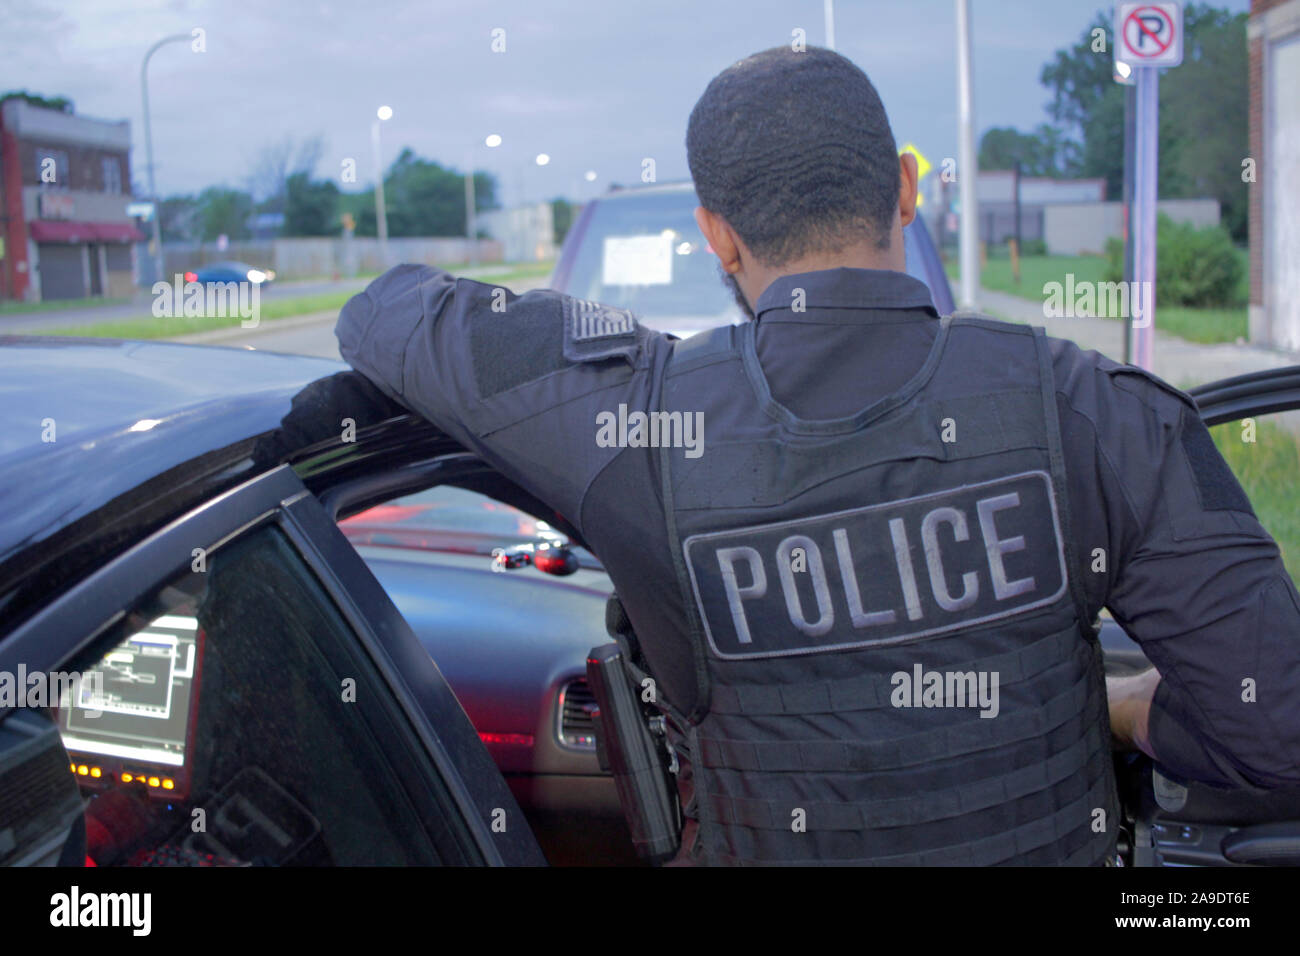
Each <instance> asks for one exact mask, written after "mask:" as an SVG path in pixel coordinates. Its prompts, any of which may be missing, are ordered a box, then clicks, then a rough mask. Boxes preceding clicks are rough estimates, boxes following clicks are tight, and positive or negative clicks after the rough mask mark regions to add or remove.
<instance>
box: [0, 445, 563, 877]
mask: <svg viewBox="0 0 1300 956" xmlns="http://www.w3.org/2000/svg"><path fill="white" fill-rule="evenodd" d="M267 524H272V525H274V526H276V527H278V528H279V530H280V531H282V532H283V533H284V534H285V535H286V536H287V537H288V538H289V540H290V541H291V542H292V543H293V545H294V547H295V548H296V549H297V551H298V552H299V554H300V556H301V558H302V560H303V562H304V563H305V565H306V566H307V567H308V568H309V569H310V570H311V572H312V573H313V574H314V575H315V577H316V578H317V580H318V581H319V582H320V584H321V586H322V587H323V589H324V590H325V592H326V593H327V594H328V596H329V597H330V599H331V600H332V601H333V602H334V603H335V606H336V608H337V610H338V611H339V613H340V614H341V615H342V616H343V618H344V619H345V620H346V622H347V623H348V625H349V626H350V627H351V629H352V631H353V633H354V634H355V635H356V637H357V640H358V641H359V642H360V645H361V648H362V650H363V651H364V652H365V653H366V655H367V656H368V658H369V659H370V661H371V662H372V663H373V665H374V666H375V668H376V670H377V672H378V673H379V675H380V677H381V678H382V680H383V681H384V682H385V683H386V684H387V686H388V688H389V690H390V692H391V693H392V695H393V699H394V701H395V702H396V704H397V706H398V707H399V708H400V710H401V712H402V715H403V716H404V717H405V718H406V720H407V721H408V722H409V725H410V726H411V728H412V729H413V730H414V732H415V734H416V736H417V738H418V739H419V741H420V743H421V745H422V746H423V747H424V750H425V755H426V757H427V760H428V761H429V762H430V763H431V764H432V769H433V771H434V772H435V773H436V774H437V776H438V777H439V779H440V781H441V782H442V784H443V785H444V786H445V787H446V790H447V792H448V793H449V794H450V796H451V799H452V801H453V803H454V805H455V807H456V810H457V811H458V813H459V815H460V818H461V823H460V828H459V829H461V831H462V833H461V835H462V837H463V838H467V840H468V842H469V843H470V844H471V845H472V846H473V847H474V848H475V849H476V850H477V852H478V854H479V856H480V857H481V859H482V861H483V862H484V863H487V864H489V865H544V864H545V858H544V857H543V856H542V853H541V850H540V848H539V847H538V845H537V842H536V840H535V838H534V837H533V834H532V831H531V830H530V829H529V827H528V825H527V823H526V822H525V820H524V816H523V813H522V811H521V810H520V809H519V807H518V804H517V803H516V802H515V799H514V796H513V794H511V792H510V790H509V787H508V786H507V785H506V782H505V780H504V778H503V777H502V776H501V774H500V772H499V771H498V770H497V768H496V765H495V764H494V763H493V762H492V759H491V756H490V755H489V754H488V751H487V749H486V748H485V747H484V745H483V743H482V741H481V740H479V738H478V735H477V733H476V732H475V731H474V728H473V726H472V725H471V724H470V721H469V718H468V717H467V716H466V715H465V712H464V710H463V709H462V708H461V706H460V704H459V702H458V701H457V700H456V697H455V695H454V694H453V693H452V691H451V688H450V687H449V686H448V684H447V682H446V680H445V679H444V678H443V676H442V674H441V672H440V671H439V670H438V668H437V665H436V664H435V663H434V662H433V660H432V658H430V657H429V655H428V653H427V652H426V651H425V650H424V648H423V646H422V645H421V644H420V642H419V640H418V639H417V638H416V636H415V634H414V632H413V631H412V630H411V628H410V626H409V625H408V624H407V622H406V620H405V619H404V618H403V617H402V615H401V614H400V613H399V612H398V610H397V608H396V607H395V606H394V605H393V603H392V601H391V600H390V599H389V598H388V595H387V594H386V593H385V592H384V589H383V587H382V586H381V585H380V584H379V582H378V581H377V580H376V579H375V577H374V575H373V574H371V572H370V570H369V569H368V568H367V567H366V565H365V562H364V561H363V560H362V558H361V556H360V555H359V554H357V552H356V550H355V549H354V548H353V547H352V545H351V544H350V543H349V542H348V541H347V539H346V538H345V537H344V536H343V533H342V532H341V531H339V529H338V527H337V526H336V525H335V524H334V522H333V521H332V520H331V519H330V517H329V516H328V515H327V514H326V512H325V510H324V509H323V508H322V506H321V504H320V502H319V501H318V500H317V499H316V497H315V496H314V495H313V494H312V493H311V492H310V491H308V489H307V488H306V487H305V486H304V485H303V483H302V481H301V479H300V478H299V477H298V476H297V474H295V473H294V471H293V469H292V468H290V467H289V466H287V465H281V466H279V467H277V468H274V469H272V470H270V471H268V472H266V473H264V474H261V475H259V476H258V477H255V478H253V479H251V480H249V481H247V482H245V483H244V484H241V485H239V486H237V487H235V488H232V489H230V490H229V491H226V492H224V493H223V494H220V495H218V496H216V497H214V498H212V499H211V500H209V501H207V502H205V503H204V504H202V505H200V506H199V507H198V508H195V509H194V510H192V511H190V512H188V513H187V514H185V515H183V516H181V517H179V518H177V519H176V520H174V521H172V522H170V523H169V524H167V525H166V526H165V527H163V528H161V529H159V530H158V531H156V532H154V533H153V534H151V535H149V536H148V537H146V538H144V539H143V540H141V541H139V542H137V543H136V544H134V545H133V546H132V547H131V548H129V549H128V550H126V551H125V552H124V553H122V554H120V555H118V556H117V557H115V558H113V559H112V560H110V561H108V562H106V563H105V564H104V565H102V566H101V567H99V568H97V569H96V570H95V571H94V572H93V573H91V574H90V575H88V576H87V577H86V578H84V579H83V580H81V581H79V582H77V583H76V584H74V585H73V586H71V587H69V588H68V589H67V590H65V591H63V592H62V593H60V594H59V595H58V596H57V597H55V598H54V599H53V600H51V601H50V602H49V603H48V604H46V605H45V606H44V607H43V608H41V609H40V611H38V612H37V613H35V614H34V615H32V616H31V617H30V618H29V619H27V620H26V621H24V622H23V623H22V624H20V625H19V626H18V627H17V628H16V629H15V630H14V631H13V632H12V633H11V634H10V635H9V637H8V638H7V639H6V640H4V641H3V642H2V643H0V670H5V671H8V672H10V673H17V672H18V667H19V665H20V664H22V665H23V666H24V667H25V669H26V671H27V672H28V673H31V672H34V671H36V670H42V671H53V670H56V669H57V668H58V667H59V665H60V664H62V663H64V662H66V661H69V660H71V659H73V658H74V657H76V656H77V655H78V654H79V653H81V652H83V651H84V650H85V649H86V648H87V647H89V646H90V645H91V644H92V643H93V642H94V641H96V640H97V639H98V638H100V637H101V636H102V635H103V634H104V633H105V631H106V630H107V629H109V628H111V627H113V626H114V625H115V624H117V623H118V622H119V621H121V620H122V619H123V617H124V616H125V615H126V613H127V611H128V609H129V608H131V607H133V606H135V605H136V604H137V603H138V602H139V601H141V600H142V599H144V598H145V597H146V596H147V595H148V594H149V593H150V592H151V591H152V590H153V589H155V588H156V587H157V586H158V585H159V584H161V583H162V582H164V581H166V580H167V579H168V578H169V577H171V576H173V575H175V574H177V573H180V572H182V571H183V570H184V569H185V568H187V567H190V566H191V563H192V561H193V560H194V559H195V554H194V551H195V548H196V545H197V546H198V547H201V548H204V549H206V550H214V549H216V548H218V547H220V546H221V545H222V544H224V543H226V542H228V541H231V540H233V539H235V538H237V537H239V536H241V535H243V534H246V533H248V532H249V531H251V530H253V529H254V528H258V527H262V526H265V525H267ZM199 542H203V544H201V545H200V544H199ZM5 716H7V715H5ZM498 810H503V811H504V813H505V819H506V821H508V825H507V826H506V827H505V828H504V829H501V828H499V827H497V826H494V825H493V824H494V823H495V822H496V819H494V812H495V811H498Z"/></svg>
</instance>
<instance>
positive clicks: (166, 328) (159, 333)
mask: <svg viewBox="0 0 1300 956" xmlns="http://www.w3.org/2000/svg"><path fill="white" fill-rule="evenodd" d="M553 266H554V263H551V262H536V263H527V264H523V265H501V266H494V267H487V268H484V267H478V268H475V269H472V270H467V271H471V272H472V273H473V277H474V278H475V279H477V280H479V281H483V282H494V283H500V284H501V285H503V286H506V287H507V288H508V287H509V286H510V285H511V284H512V283H515V282H519V281H521V280H527V279H537V278H540V277H542V276H547V275H550V273H551V269H552V268H553ZM453 274H458V270H453ZM354 295H356V293H355V292H321V293H317V294H315V295H301V296H294V297H293V298H285V299H268V300H266V301H265V302H264V303H262V305H261V308H260V310H259V321H260V322H261V323H266V322H274V321H276V320H277V319H288V318H294V317H296V316H302V315H312V314H314V313H317V312H337V311H339V310H340V309H342V308H343V306H344V305H345V304H346V303H347V301H348V300H349V299H351V298H352V297H353V296H354ZM82 305H83V306H84V300H82ZM243 321H244V319H243V318H242V317H241V316H240V315H238V314H236V315H231V316H207V315H202V316H187V315H176V316H162V317H155V316H151V315H150V316H141V317H140V318H138V319H124V320H122V321H121V322H97V323H94V324H92V325H74V326H67V327H65V328H60V329H50V330H49V332H48V333H46V334H49V335H65V336H76V337H81V338H107V339H168V338H175V337H176V336H181V335H192V334H194V333H196V332H207V331H210V330H212V329H223V328H231V327H234V326H238V325H240V324H241V323H242V322H243Z"/></svg>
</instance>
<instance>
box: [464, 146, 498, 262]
mask: <svg viewBox="0 0 1300 956" xmlns="http://www.w3.org/2000/svg"><path fill="white" fill-rule="evenodd" d="M483 145H484V146H486V147H487V148H488V149H496V148H497V147H498V146H500V145H501V137H500V136H499V135H498V134H496V133H489V134H488V136H487V138H485V139H484V140H483ZM474 206H475V201H474V151H473V150H472V149H471V150H468V151H467V152H466V153H465V237H466V238H467V239H468V240H469V261H470V265H478V228H477V223H476V221H475V216H474Z"/></svg>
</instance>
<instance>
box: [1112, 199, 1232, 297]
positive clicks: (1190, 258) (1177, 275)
mask: <svg viewBox="0 0 1300 956" xmlns="http://www.w3.org/2000/svg"><path fill="white" fill-rule="evenodd" d="M1243 271H1244V267H1243V265H1242V261H1241V257H1240V256H1239V255H1238V254H1237V250H1236V248H1235V247H1234V246H1233V244H1232V239H1231V237H1230V236H1229V235H1228V232H1227V230H1226V229H1224V228H1223V227H1222V226H1206V227H1204V228H1202V229H1197V228H1196V227H1195V226H1192V225H1190V224H1188V223H1180V222H1174V221H1173V220H1172V219H1170V218H1169V217H1168V216H1166V215H1164V214H1163V213H1161V214H1160V216H1159V217H1158V219H1157V220H1156V304H1157V305H1191V306H1223V305H1237V304H1240V303H1238V302H1237V299H1238V298H1240V293H1239V285H1240V282H1241V278H1242V273H1243ZM1123 278H1124V243H1123V241H1122V240H1120V239H1118V238H1111V239H1108V240H1106V272H1105V280H1106V281H1107V282H1120V281H1122V280H1123Z"/></svg>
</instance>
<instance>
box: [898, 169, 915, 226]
mask: <svg viewBox="0 0 1300 956" xmlns="http://www.w3.org/2000/svg"><path fill="white" fill-rule="evenodd" d="M918 179H919V177H918V176H917V175H916V157H915V156H913V155H912V154H911V153H910V152H907V153H899V154H898V181H899V189H898V217H899V219H900V220H902V225H904V226H906V225H907V224H908V223H910V222H911V221H912V220H913V219H915V218H916V188H917V181H918Z"/></svg>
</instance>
